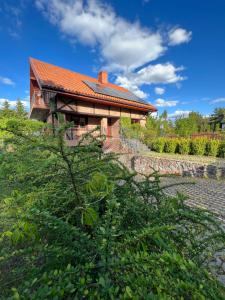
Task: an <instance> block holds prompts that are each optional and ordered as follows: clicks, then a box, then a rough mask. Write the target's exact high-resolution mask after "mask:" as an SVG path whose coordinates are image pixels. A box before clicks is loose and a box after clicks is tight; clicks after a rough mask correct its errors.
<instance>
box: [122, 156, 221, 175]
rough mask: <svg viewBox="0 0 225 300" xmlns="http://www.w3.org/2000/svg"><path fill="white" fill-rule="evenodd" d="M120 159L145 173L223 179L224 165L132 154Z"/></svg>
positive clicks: (128, 165) (131, 167) (130, 166)
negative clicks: (154, 172)
mask: <svg viewBox="0 0 225 300" xmlns="http://www.w3.org/2000/svg"><path fill="white" fill-rule="evenodd" d="M120 161H121V162H122V163H123V164H124V165H125V166H127V167H128V168H129V169H131V170H135V171H137V172H138V173H142V174H146V175H147V174H150V173H152V172H153V170H155V171H158V172H159V173H160V174H174V175H180V176H191V177H201V178H214V179H225V165H221V166H220V165H213V164H205V163H197V162H190V161H184V160H176V159H167V158H157V157H150V156H141V155H132V154H130V155H127V154H125V155H121V157H120Z"/></svg>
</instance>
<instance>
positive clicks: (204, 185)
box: [162, 177, 225, 220]
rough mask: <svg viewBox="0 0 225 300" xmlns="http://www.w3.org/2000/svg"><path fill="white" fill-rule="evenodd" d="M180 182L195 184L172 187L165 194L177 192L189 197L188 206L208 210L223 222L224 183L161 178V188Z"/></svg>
mask: <svg viewBox="0 0 225 300" xmlns="http://www.w3.org/2000/svg"><path fill="white" fill-rule="evenodd" d="M181 182H185V183H191V182H195V184H185V185H182V186H181V185H180V186H179V185H178V186H173V187H170V188H167V189H166V190H165V191H166V193H168V194H170V195H176V193H177V192H182V193H183V194H185V195H187V196H188V197H189V199H188V200H187V203H188V204H190V205H194V206H198V207H201V208H204V209H208V210H210V211H212V212H214V213H216V214H217V215H219V217H221V218H222V219H224V220H225V181H217V180H213V179H200V178H193V179H192V178H181V177H165V178H162V185H163V186H165V185H169V184H174V183H181Z"/></svg>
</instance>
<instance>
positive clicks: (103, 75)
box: [98, 71, 108, 84]
mask: <svg viewBox="0 0 225 300" xmlns="http://www.w3.org/2000/svg"><path fill="white" fill-rule="evenodd" d="M98 81H99V83H100V84H106V83H108V73H107V72H106V71H101V72H99V73H98Z"/></svg>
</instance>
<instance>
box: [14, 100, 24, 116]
mask: <svg viewBox="0 0 225 300" xmlns="http://www.w3.org/2000/svg"><path fill="white" fill-rule="evenodd" d="M15 111H16V113H17V115H18V116H20V117H22V118H25V117H27V111H26V108H25V105H24V104H23V102H22V101H21V100H20V99H18V100H17V102H16V109H15Z"/></svg>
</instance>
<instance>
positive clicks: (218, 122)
mask: <svg viewBox="0 0 225 300" xmlns="http://www.w3.org/2000/svg"><path fill="white" fill-rule="evenodd" d="M209 124H210V127H211V130H212V131H213V132H214V131H217V130H222V129H223V126H224V124H225V108H216V109H215V110H214V113H213V114H212V115H211V117H210V119H209Z"/></svg>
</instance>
